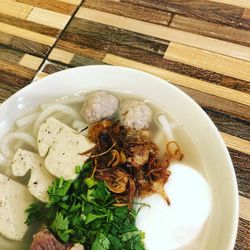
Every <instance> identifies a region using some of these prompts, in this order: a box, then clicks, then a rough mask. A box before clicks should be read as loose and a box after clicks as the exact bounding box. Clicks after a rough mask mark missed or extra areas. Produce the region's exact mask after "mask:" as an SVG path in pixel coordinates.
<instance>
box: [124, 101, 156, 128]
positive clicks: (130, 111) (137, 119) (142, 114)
mask: <svg viewBox="0 0 250 250" xmlns="http://www.w3.org/2000/svg"><path fill="white" fill-rule="evenodd" d="M120 120H121V123H122V124H123V125H124V126H125V127H129V128H133V129H136V130H141V129H148V128H149V126H150V122H151V120H152V110H151V109H150V107H149V106H148V105H147V104H146V103H145V102H143V101H138V100H128V101H125V102H124V103H123V105H122V107H121V110H120Z"/></svg>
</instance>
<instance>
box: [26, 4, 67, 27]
mask: <svg viewBox="0 0 250 250" xmlns="http://www.w3.org/2000/svg"><path fill="white" fill-rule="evenodd" d="M69 19H70V16H69V15H65V14H61V13H57V12H54V11H50V10H44V9H41V8H38V7H35V8H33V10H32V11H31V12H30V14H29V15H28V17H27V18H26V20H28V21H32V22H35V23H38V24H43V25H47V26H48V27H52V28H56V29H60V30H62V29H64V27H65V26H66V24H67V23H68V21H69Z"/></svg>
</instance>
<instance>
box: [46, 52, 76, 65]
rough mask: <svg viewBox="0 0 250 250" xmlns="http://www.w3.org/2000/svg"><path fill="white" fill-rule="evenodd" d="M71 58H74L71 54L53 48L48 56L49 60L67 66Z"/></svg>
mask: <svg viewBox="0 0 250 250" xmlns="http://www.w3.org/2000/svg"><path fill="white" fill-rule="evenodd" d="M73 57H74V54H73V53H70V52H67V51H64V50H61V49H57V48H54V49H53V50H52V51H51V53H50V55H49V59H51V60H56V61H59V62H62V63H65V64H69V63H70V62H71V60H72V58H73Z"/></svg>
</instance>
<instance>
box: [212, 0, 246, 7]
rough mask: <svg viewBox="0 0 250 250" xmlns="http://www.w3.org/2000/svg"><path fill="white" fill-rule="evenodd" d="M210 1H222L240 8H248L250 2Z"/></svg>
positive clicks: (241, 0)
mask: <svg viewBox="0 0 250 250" xmlns="http://www.w3.org/2000/svg"><path fill="white" fill-rule="evenodd" d="M209 1H210V2H216V3H224V4H229V5H234V6H238V7H242V8H249V9H250V2H249V0H237V1H235V0H209Z"/></svg>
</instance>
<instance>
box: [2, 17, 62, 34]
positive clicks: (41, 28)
mask: <svg viewBox="0 0 250 250" xmlns="http://www.w3.org/2000/svg"><path fill="white" fill-rule="evenodd" d="M0 20H1V22H3V23H6V24H9V25H13V26H17V27H19V28H23V29H27V30H31V31H33V32H37V33H39V34H43V35H47V36H52V37H56V36H58V35H59V33H60V30H58V29H55V28H51V27H50V28H49V27H48V26H45V25H42V24H38V23H34V22H31V21H27V20H22V19H20V18H16V17H12V16H8V15H4V14H0Z"/></svg>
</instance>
